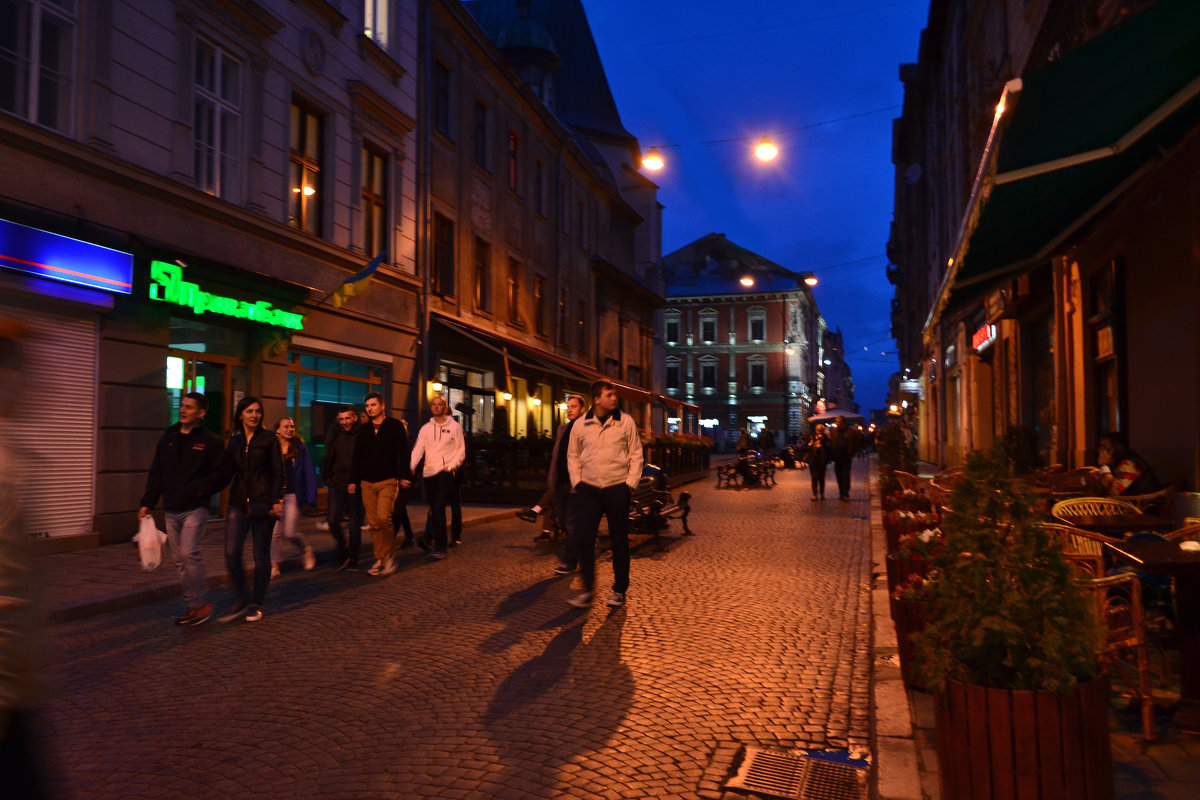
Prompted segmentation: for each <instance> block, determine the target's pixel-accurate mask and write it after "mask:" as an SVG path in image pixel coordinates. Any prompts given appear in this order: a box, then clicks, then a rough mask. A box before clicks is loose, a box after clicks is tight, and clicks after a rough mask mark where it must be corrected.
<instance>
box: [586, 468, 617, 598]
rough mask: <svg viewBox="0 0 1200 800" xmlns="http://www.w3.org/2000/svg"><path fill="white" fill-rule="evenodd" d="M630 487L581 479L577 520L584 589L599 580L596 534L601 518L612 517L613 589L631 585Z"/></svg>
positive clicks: (609, 534) (610, 523)
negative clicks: (601, 486) (596, 483)
mask: <svg viewBox="0 0 1200 800" xmlns="http://www.w3.org/2000/svg"><path fill="white" fill-rule="evenodd" d="M629 497H630V491H629V487H628V486H627V485H626V484H624V483H618V484H616V485H615V486H606V487H604V488H603V489H601V488H599V487H598V486H589V485H588V484H586V483H581V484H579V486H577V487H576V490H575V524H576V525H577V530H578V540H577V541H578V550H577V552H578V554H579V573H580V577H581V578H582V579H583V588H584V591H588V592H590V591H592V590H593V586H594V585H595V583H596V535H597V534H598V533H599V531H600V518H601V517H605V518H607V519H608V541H609V544H610V545H611V547H612V563H613V591H614V592H625V591H626V590H627V589H628V588H629Z"/></svg>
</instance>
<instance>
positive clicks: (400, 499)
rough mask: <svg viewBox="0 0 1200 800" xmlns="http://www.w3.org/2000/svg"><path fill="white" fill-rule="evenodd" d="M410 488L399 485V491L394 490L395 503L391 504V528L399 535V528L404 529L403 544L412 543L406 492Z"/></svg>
mask: <svg viewBox="0 0 1200 800" xmlns="http://www.w3.org/2000/svg"><path fill="white" fill-rule="evenodd" d="M410 491H412V490H411V489H405V488H404V487H403V486H401V487H400V491H398V492H396V503H395V505H393V506H392V530H393V531H394V532H395V533H396V534H397V535H399V533H400V529H401V528H403V529H404V536H405V539H404V542H405V546H407V545H410V544H412V543H413V529H412V521H411V520H409V518H408V493H409V492H410Z"/></svg>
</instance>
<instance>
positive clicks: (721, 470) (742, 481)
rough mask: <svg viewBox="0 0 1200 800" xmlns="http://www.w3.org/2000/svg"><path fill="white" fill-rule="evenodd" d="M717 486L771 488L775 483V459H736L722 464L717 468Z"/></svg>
mask: <svg viewBox="0 0 1200 800" xmlns="http://www.w3.org/2000/svg"><path fill="white" fill-rule="evenodd" d="M716 470H717V488H718V489H720V488H721V487H723V486H724V487H729V488H731V489H741V488H743V487H745V488H755V487H762V488H764V489H770V488H771V487H772V486H774V485H775V482H776V481H775V470H776V464H775V461H774V460H770V461H768V460H762V459H752V460H747V461H744V462H743V461H741V460H739V461H736V462H734V463H733V464H721V465H719V466H718V467H717V468H716Z"/></svg>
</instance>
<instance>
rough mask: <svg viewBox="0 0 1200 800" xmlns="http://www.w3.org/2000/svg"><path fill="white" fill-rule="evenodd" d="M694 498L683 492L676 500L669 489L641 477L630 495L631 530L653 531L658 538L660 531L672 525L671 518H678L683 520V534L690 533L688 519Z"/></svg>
mask: <svg viewBox="0 0 1200 800" xmlns="http://www.w3.org/2000/svg"><path fill="white" fill-rule="evenodd" d="M691 500H692V496H691V494H689V493H688V492H680V493H679V501H678V502H676V501H675V499H674V498H672V497H671V493H670V492H669V491H667V490H664V489H655V488H654V481H653V479H651V478H642V479H641V480H640V481H638V486H637V488H636V489H634V490H633V493H632V495H631V498H630V503H629V529H630V533H643V534H651V535H653V536H654V537H655V538H656V539H657V538H658V534H659V533H661V532H662V531H664V530H666V529H667V528H669V527H670V525H671V520H673V519H678V520H679V521H680V522H681V523H683V533H684V535H685V536H691V535H692V531H691V529H689V528H688V522H687V518H688V514H690V513H691V512H692V508H691Z"/></svg>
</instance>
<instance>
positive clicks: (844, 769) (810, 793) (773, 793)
mask: <svg viewBox="0 0 1200 800" xmlns="http://www.w3.org/2000/svg"><path fill="white" fill-rule="evenodd" d="M864 767H865V765H864ZM725 788H727V789H741V790H743V791H747V792H754V793H755V794H763V795H768V796H770V797H784V798H788V800H865V799H866V796H867V770H866V769H864V768H862V767H854V766H850V765H849V764H841V763H838V762H836V761H829V760H826V759H823V758H818V757H816V756H812V755H809V754H807V753H805V752H803V751H800V752H778V751H771V750H760V749H758V748H753V747H748V748H746V758H745V760H744V761H742V766H741V768H740V769H738V772H737V775H734V776H733V778H731V779H730V780H729V781H728V782H727V783H726V784H725Z"/></svg>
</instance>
